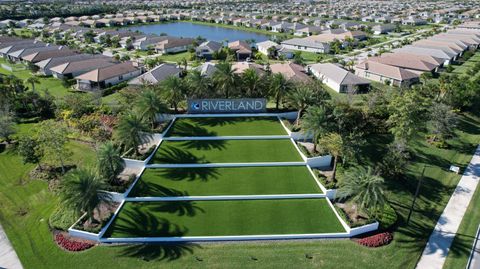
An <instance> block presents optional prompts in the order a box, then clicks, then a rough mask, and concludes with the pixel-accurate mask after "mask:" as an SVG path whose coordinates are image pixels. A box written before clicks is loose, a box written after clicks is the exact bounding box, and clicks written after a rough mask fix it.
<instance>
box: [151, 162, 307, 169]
mask: <svg viewBox="0 0 480 269" xmlns="http://www.w3.org/2000/svg"><path fill="white" fill-rule="evenodd" d="M298 165H305V163H304V162H264V163H184V164H147V165H146V168H201V167H262V166H298Z"/></svg>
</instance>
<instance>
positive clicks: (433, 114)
mask: <svg viewBox="0 0 480 269" xmlns="http://www.w3.org/2000/svg"><path fill="white" fill-rule="evenodd" d="M457 122H458V116H457V114H455V112H453V109H452V107H450V106H448V105H446V104H442V103H433V104H432V107H431V108H430V120H429V127H430V128H429V129H430V131H431V132H432V133H433V135H434V137H433V141H435V140H436V138H437V137H439V138H440V139H445V138H448V137H450V136H452V135H453V133H454V130H455V127H456V126H457Z"/></svg>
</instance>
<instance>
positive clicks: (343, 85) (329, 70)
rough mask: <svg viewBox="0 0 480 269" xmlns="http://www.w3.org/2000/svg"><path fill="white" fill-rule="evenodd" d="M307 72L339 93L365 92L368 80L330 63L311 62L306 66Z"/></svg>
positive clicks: (368, 85)
mask: <svg viewBox="0 0 480 269" xmlns="http://www.w3.org/2000/svg"><path fill="white" fill-rule="evenodd" d="M308 70H309V72H310V73H311V74H312V75H313V76H315V77H316V78H317V79H318V80H320V81H322V83H324V84H325V85H327V86H328V87H330V88H332V89H333V90H334V91H336V92H339V93H363V92H367V91H368V89H369V87H370V82H369V81H368V80H366V79H364V78H361V77H359V76H356V75H354V74H353V73H351V72H349V71H347V70H345V69H343V68H341V67H340V66H338V65H336V64H332V63H325V64H312V65H309V66H308Z"/></svg>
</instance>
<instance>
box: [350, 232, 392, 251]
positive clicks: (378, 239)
mask: <svg viewBox="0 0 480 269" xmlns="http://www.w3.org/2000/svg"><path fill="white" fill-rule="evenodd" d="M392 240H393V235H392V233H389V232H384V233H379V234H375V235H371V236H368V237H365V238H362V239H358V240H357V243H359V244H360V245H362V246H366V247H370V248H376V247H381V246H384V245H387V244H389V243H390V242H391V241H392Z"/></svg>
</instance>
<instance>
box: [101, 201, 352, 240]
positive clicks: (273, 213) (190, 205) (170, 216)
mask: <svg viewBox="0 0 480 269" xmlns="http://www.w3.org/2000/svg"><path fill="white" fill-rule="evenodd" d="M328 233H346V230H345V228H344V227H343V226H342V224H341V222H340V221H339V219H338V218H337V216H336V215H335V213H334V211H333V210H332V208H331V207H330V205H329V204H328V201H327V200H326V199H285V200H242V201H175V202H126V203H125V204H124V206H123V208H122V209H121V210H120V212H119V214H118V215H117V216H116V218H115V219H114V220H113V222H112V223H111V225H110V226H109V228H108V229H107V231H106V233H105V234H104V236H103V238H104V239H107V241H108V239H109V238H111V239H115V238H140V239H141V240H142V241H146V240H145V238H146V237H148V238H155V237H161V238H166V237H209V236H248V235H291V234H295V235H300V234H328Z"/></svg>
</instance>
